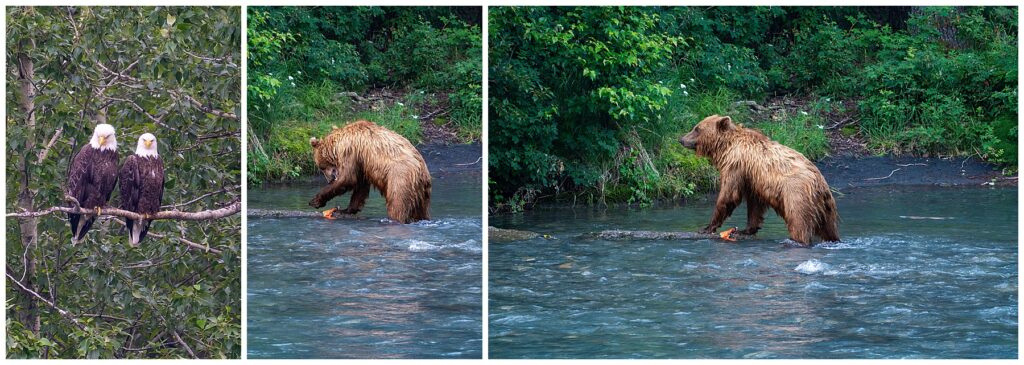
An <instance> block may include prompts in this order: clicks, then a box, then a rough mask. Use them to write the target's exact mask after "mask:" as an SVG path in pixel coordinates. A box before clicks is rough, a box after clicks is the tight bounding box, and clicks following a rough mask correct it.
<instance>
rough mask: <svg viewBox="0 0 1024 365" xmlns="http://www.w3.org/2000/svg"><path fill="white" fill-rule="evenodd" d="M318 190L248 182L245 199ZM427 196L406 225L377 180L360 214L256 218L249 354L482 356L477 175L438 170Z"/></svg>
mask: <svg viewBox="0 0 1024 365" xmlns="http://www.w3.org/2000/svg"><path fill="white" fill-rule="evenodd" d="M477 169H479V165H477ZM317 189H319V182H317V183H308V182H307V183H297V184H292V185H288V186H275V187H268V188H262V189H250V190H249V194H248V196H249V200H248V204H249V208H259V209H279V210H311V208H309V207H308V206H306V202H308V201H309V199H310V198H312V197H313V195H314V194H315V193H316V192H317ZM348 199H349V195H347V194H346V195H344V196H342V197H340V198H335V199H334V200H332V201H331V202H329V204H328V206H329V207H330V206H339V205H340V206H341V207H342V208H344V207H346V206H347V205H348ZM431 204H432V205H431V217H432V218H433V219H432V220H431V221H425V222H419V223H414V224H408V225H401V224H396V223H390V222H387V221H386V220H384V218H386V217H387V212H386V211H385V208H384V199H383V198H382V197H381V196H380V195H379V194H378V193H377V192H376V191H374V192H373V193H372V194H371V195H370V198H369V200H368V201H367V205H366V208H365V209H364V210H363V211H362V212H361V213H360V214H359V215H360V216H362V217H365V218H366V219H363V220H333V221H330V220H325V219H318V218H280V219H279V218H253V217H250V218H249V219H248V225H247V227H248V238H249V240H248V269H247V272H248V279H247V280H248V294H247V295H248V356H249V358H254V359H265V358H477V359H479V358H481V357H482V340H481V338H482V326H481V321H482V301H483V296H482V291H481V286H482V280H481V277H482V276H481V275H482V270H483V268H482V264H481V260H482V258H481V251H482V250H481V241H482V240H481V187H480V174H479V173H458V174H443V175H442V176H438V175H435V176H434V181H433V194H432V201H431Z"/></svg>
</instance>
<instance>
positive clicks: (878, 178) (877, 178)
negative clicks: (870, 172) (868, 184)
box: [864, 169, 901, 180]
mask: <svg viewBox="0 0 1024 365" xmlns="http://www.w3.org/2000/svg"><path fill="white" fill-rule="evenodd" d="M899 170H901V169H895V170H892V172H890V173H889V175H887V176H884V177H869V178H867V179H864V180H885V179H888V178H890V177H892V174H895V173H896V171H899Z"/></svg>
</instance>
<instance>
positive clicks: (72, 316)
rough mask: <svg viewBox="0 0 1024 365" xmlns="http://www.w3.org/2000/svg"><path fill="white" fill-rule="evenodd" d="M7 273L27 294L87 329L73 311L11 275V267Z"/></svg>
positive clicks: (82, 328) (8, 277) (76, 324)
mask: <svg viewBox="0 0 1024 365" xmlns="http://www.w3.org/2000/svg"><path fill="white" fill-rule="evenodd" d="M5 274H6V275H7V279H8V280H10V281H11V282H13V283H14V286H16V287H17V288H18V289H19V290H21V291H23V292H25V293H26V294H29V295H31V296H33V297H34V298H36V300H38V301H40V302H43V304H46V306H48V307H50V308H53V309H54V310H56V311H57V313H59V314H60V316H61V317H64V319H67V320H69V321H71V323H73V324H74V325H75V326H76V327H78V328H79V329H81V330H83V331H85V330H86V328H85V325H84V324H82V322H81V321H79V320H78V317H75V316H74V315H73V314H71V312H68V311H67V310H64V309H63V308H60V307H58V306H57V305H56V304H54V303H53V302H51V301H49V300H48V299H46V298H45V297H43V296H42V295H39V293H36V292H35V291H34V290H32V289H29V288H28V287H26V286H25V284H23V283H22V282H20V281H18V280H17V279H15V278H14V276H12V275H11V272H10V269H9V268H8V270H7V271H6V272H5Z"/></svg>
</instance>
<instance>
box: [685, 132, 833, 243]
mask: <svg viewBox="0 0 1024 365" xmlns="http://www.w3.org/2000/svg"><path fill="white" fill-rule="evenodd" d="M679 143H682V144H683V146H685V147H686V148H690V149H693V150H695V151H696V152H697V155H698V156H701V157H707V158H708V159H710V160H711V163H712V164H713V165H715V168H717V169H718V171H719V172H720V175H721V178H720V185H721V186H720V189H719V192H718V201H717V202H716V203H715V212H714V214H713V215H712V216H711V223H709V224H708V225H707V226H706V227H704V228H703V229H701V231H700V232H701V233H714V232H715V230H717V229H718V227H721V226H722V222H724V221H725V219H726V218H728V217H729V215H730V214H732V211H733V209H735V208H736V206H737V205H739V204H740V202H742V201H744V200H746V201H747V228H745V229H744V230H742V231H739V233H742V234H748V235H753V234H756V233H757V231H758V230H759V229H760V228H761V223H762V222H763V221H764V213H765V211H766V209H767V207H772V209H774V210H775V212H776V213H778V214H779V216H781V217H782V219H783V220H784V221H786V228H787V229H788V230H789V238H790V239H792V240H793V241H796V242H799V243H800V244H801V245H803V246H810V245H811V238H812V237H813V236H818V237H819V238H821V239H822V240H824V241H839V228H838V223H839V214H838V212H837V211H836V203H835V200H834V199H832V192H831V191H830V190H829V188H828V183H826V182H825V178H824V177H823V176H821V172H820V171H818V168H817V167H816V166H814V164H813V163H811V161H810V160H808V159H807V158H806V157H804V155H802V154H800V152H797V151H794V150H793V149H792V148H789V147H786V146H783V145H781V144H779V143H778V142H775V141H772V140H771V139H768V137H765V136H764V135H763V134H761V133H760V132H758V131H756V130H753V129H748V128H744V127H743V126H740V125H736V124H733V122H732V119H730V118H729V117H727V116H718V115H712V116H710V117H707V118H704V120H702V121H701V122H700V123H697V125H696V126H695V127H693V130H692V131H690V133H688V134H686V135H685V136H683V137H682V138H680V139H679Z"/></svg>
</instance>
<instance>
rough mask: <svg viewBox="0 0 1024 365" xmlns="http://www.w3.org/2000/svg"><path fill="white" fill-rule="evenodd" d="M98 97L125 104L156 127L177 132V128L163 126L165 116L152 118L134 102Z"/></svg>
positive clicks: (103, 96) (104, 96) (152, 116)
mask: <svg viewBox="0 0 1024 365" xmlns="http://www.w3.org/2000/svg"><path fill="white" fill-rule="evenodd" d="M100 97H102V98H105V99H107V100H108V101H117V102H122V103H127V104H128V105H131V107H132V109H135V111H137V112H139V113H142V115H145V116H146V118H149V120H151V121H153V123H156V125H159V126H161V127H164V128H167V129H170V130H172V131H175V132H178V129H177V128H174V127H171V126H169V125H167V124H164V121H163V117H164V116H165V115H166V114H161V115H160V117H159V118H158V117H156V116H154V115H152V114H149V112H147V111H146V109H143V108H142V106H141V105H139V104H138V103H136V102H134V101H131V100H128V99H122V98H115V97H113V96H106V95H100Z"/></svg>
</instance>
